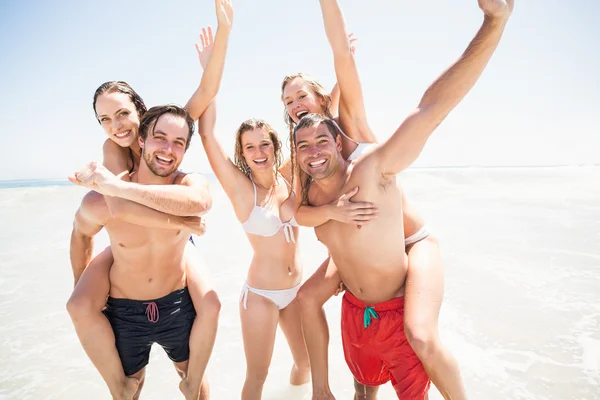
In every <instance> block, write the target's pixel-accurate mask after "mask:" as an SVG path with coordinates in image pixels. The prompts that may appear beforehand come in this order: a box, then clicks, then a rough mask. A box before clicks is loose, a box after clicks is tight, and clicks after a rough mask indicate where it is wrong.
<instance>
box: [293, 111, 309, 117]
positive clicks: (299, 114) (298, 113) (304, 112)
mask: <svg viewBox="0 0 600 400" xmlns="http://www.w3.org/2000/svg"><path fill="white" fill-rule="evenodd" d="M306 114H308V111H298V112H297V113H296V117H298V118H302V117H304V116H305V115H306Z"/></svg>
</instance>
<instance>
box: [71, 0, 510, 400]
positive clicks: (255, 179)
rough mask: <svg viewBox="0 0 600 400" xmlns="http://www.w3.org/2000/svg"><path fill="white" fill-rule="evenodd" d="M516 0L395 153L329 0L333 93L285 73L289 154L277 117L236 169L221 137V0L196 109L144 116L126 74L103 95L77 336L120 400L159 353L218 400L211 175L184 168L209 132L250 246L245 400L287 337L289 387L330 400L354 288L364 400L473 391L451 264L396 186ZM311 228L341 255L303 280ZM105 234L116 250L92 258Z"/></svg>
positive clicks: (243, 314)
mask: <svg viewBox="0 0 600 400" xmlns="http://www.w3.org/2000/svg"><path fill="white" fill-rule="evenodd" d="M513 2H514V0H478V3H479V7H480V8H481V10H482V11H483V13H484V19H483V24H482V26H481V28H480V29H479V31H478V32H477V34H476V36H475V38H474V39H473V40H472V41H471V43H470V44H469V46H468V47H467V49H466V50H465V52H464V53H463V54H462V55H461V56H460V57H459V59H458V60H457V61H456V62H455V63H453V64H452V65H451V66H450V67H449V68H448V69H447V70H446V71H445V72H444V73H443V74H442V75H441V76H440V77H438V78H437V79H436V80H435V81H434V82H433V83H432V84H431V85H430V86H429V88H428V89H427V90H426V92H425V93H424V95H423V97H422V98H421V100H420V102H419V103H418V106H417V107H416V108H415V110H414V111H413V112H412V113H411V114H410V115H409V116H408V117H407V118H406V119H405V120H404V121H403V122H402V123H401V124H400V126H399V128H398V129H397V130H396V131H395V132H394V133H393V134H392V135H391V136H390V137H389V139H387V140H386V141H385V142H384V143H378V141H377V138H376V136H375V135H374V133H373V132H372V131H371V129H370V127H369V124H368V121H367V117H366V114H365V108H364V104H363V94H362V88H361V84H360V80H359V76H358V71H357V68H356V64H355V60H354V48H353V39H352V38H351V37H350V39H349V37H348V35H347V32H346V28H345V24H344V20H343V16H342V13H341V10H340V7H339V4H338V1H337V0H320V5H321V10H322V15H323V20H324V24H325V31H326V34H327V39H328V41H329V44H330V46H331V49H332V51H333V56H334V64H335V73H336V77H337V84H336V86H335V87H334V89H333V91H332V92H331V93H329V92H327V91H326V90H325V89H324V87H323V86H322V85H321V84H320V83H319V82H318V81H316V80H315V79H313V78H311V77H309V76H308V75H305V74H301V73H300V74H293V75H289V76H286V77H285V78H284V80H283V83H282V86H281V100H282V102H283V105H284V107H285V119H286V123H287V125H288V126H289V142H290V144H291V151H290V154H289V155H286V154H284V153H285V151H284V149H283V148H282V144H281V142H282V141H281V139H280V138H279V135H278V133H277V132H276V131H275V130H274V129H273V128H272V127H271V126H270V125H269V124H268V123H267V122H265V121H263V120H260V119H251V120H247V121H244V122H243V123H242V124H241V125H240V127H239V128H238V130H237V132H236V134H235V155H234V157H233V160H232V159H231V158H230V157H229V155H228V154H227V152H226V151H225V150H224V148H223V146H222V144H221V142H220V140H219V138H218V137H217V135H216V132H215V121H216V105H215V101H214V99H215V97H216V95H217V92H218V90H219V86H220V82H221V77H222V74H223V68H224V64H225V59H226V53H227V44H228V40H229V34H230V31H231V28H232V22H233V8H232V5H231V2H230V0H216V1H215V6H216V13H217V20H218V29H217V31H216V33H215V34H214V35H213V32H212V31H211V29H210V28H209V29H203V31H202V34H201V43H200V44H199V45H197V50H198V54H199V59H200V63H201V65H202V67H203V70H204V73H203V75H202V79H201V82H200V85H199V86H198V89H197V90H196V91H195V92H194V94H193V95H192V97H191V98H190V100H189V101H188V102H187V104H186V106H185V107H184V108H182V107H179V106H175V105H164V106H156V107H152V108H150V109H146V105H145V104H144V102H143V100H142V98H141V97H140V96H139V95H138V94H137V93H136V92H135V91H134V90H133V89H132V88H131V87H130V86H129V85H128V84H127V83H125V82H122V81H111V82H106V83H104V84H102V85H101V86H100V87H99V88H98V89H97V90H96V92H95V93H94V101H93V108H94V112H95V114H96V118H97V120H98V122H99V123H100V125H101V126H102V128H103V129H104V131H105V132H106V134H107V135H108V139H107V140H106V142H105V144H104V147H103V162H102V163H97V162H91V163H89V164H88V165H86V166H85V167H84V168H82V169H80V170H78V171H77V172H75V173H74V174H73V175H72V176H71V177H70V178H69V179H70V180H71V181H72V182H73V183H75V184H78V185H82V186H84V187H86V188H89V189H91V191H90V192H88V193H87V194H86V195H85V196H84V198H83V200H82V202H81V206H80V208H79V209H78V210H77V212H76V215H75V221H74V225H73V232H72V236H71V250H70V256H71V264H72V268H73V275H74V283H75V288H74V291H73V293H72V295H71V298H70V299H69V301H68V303H67V310H68V312H69V314H70V316H71V318H72V321H73V324H74V326H75V329H76V332H77V335H78V337H79V339H80V341H81V344H82V346H83V348H84V349H85V351H86V353H87V355H88V356H89V358H90V360H91V361H92V363H93V364H94V366H95V367H96V369H97V370H98V371H99V373H100V374H101V376H102V378H103V379H104V381H105V382H106V384H107V386H108V388H109V390H110V393H111V395H112V396H113V398H114V399H137V398H138V397H139V395H140V391H141V389H142V386H143V384H144V374H145V368H146V365H147V364H148V360H149V354H150V348H151V345H152V344H153V343H158V344H159V345H160V346H161V347H163V349H164V350H165V351H166V353H167V355H168V356H169V358H170V359H171V360H172V361H173V363H174V365H175V368H176V370H177V372H178V373H179V375H180V377H181V383H180V385H179V388H180V390H181V392H182V393H183V395H184V396H185V398H186V399H188V400H189V399H208V398H209V397H210V393H209V386H208V382H207V380H206V379H205V377H204V372H205V370H206V367H207V364H208V361H209V358H210V355H211V353H212V349H213V345H214V342H215V338H216V334H217V327H218V319H219V313H220V306H221V305H220V302H219V298H218V296H217V294H216V293H215V291H214V290H213V288H212V287H211V284H210V281H209V277H208V271H207V267H206V266H205V265H204V264H203V263H202V262H201V261H200V260H199V258H198V257H197V253H196V249H195V247H194V243H193V240H192V235H197V236H201V235H203V234H204V232H205V223H204V219H203V215H204V214H206V213H207V212H209V210H210V209H211V206H212V198H211V195H210V192H209V187H208V183H207V181H206V179H205V178H204V177H202V176H201V175H199V174H186V173H184V172H182V171H180V170H179V169H178V167H179V166H180V164H181V162H182V160H183V157H184V155H185V152H186V150H187V149H188V147H189V145H190V141H191V139H192V136H193V135H194V128H195V122H196V121H198V133H199V136H200V138H201V140H202V144H203V146H204V150H205V152H206V156H207V157H208V160H209V162H210V165H211V167H212V169H213V171H214V173H215V175H216V177H217V178H218V180H219V182H220V183H221V186H222V187H223V190H224V191H225V193H226V194H227V196H228V197H229V200H230V201H231V203H232V206H233V210H234V212H235V215H236V217H237V219H238V220H239V221H240V223H241V224H242V227H243V229H244V231H245V232H246V234H247V237H248V240H249V241H250V244H251V246H252V249H253V258H252V261H251V263H250V268H249V270H248V275H247V280H246V281H245V282H244V283H243V287H242V291H241V295H240V301H239V311H240V318H241V326H242V335H243V342H244V350H245V357H246V380H245V382H244V386H243V390H242V393H241V398H242V399H260V398H261V394H262V388H263V384H264V382H265V380H266V377H267V374H268V369H269V366H270V362H271V357H272V353H273V345H274V341H275V334H276V330H277V325H279V326H280V327H281V330H282V331H283V333H284V335H285V337H286V339H287V342H288V344H289V347H290V351H291V353H292V356H293V360H294V364H293V366H292V369H291V371H290V383H291V384H293V385H302V384H305V383H307V382H309V381H310V380H311V378H312V386H313V394H312V396H313V399H333V398H334V396H333V394H332V392H331V390H330V388H329V383H328V382H329V380H328V367H327V366H328V351H327V347H328V342H329V332H328V327H327V321H326V319H325V314H324V311H323V308H322V306H323V304H324V303H325V302H326V301H327V300H328V299H329V298H330V297H332V296H333V295H335V294H337V293H339V292H344V294H343V299H342V317H341V318H342V324H341V329H342V344H343V350H344V356H345V359H346V362H347V364H348V367H349V368H350V371H351V372H352V374H353V376H354V378H355V392H356V394H355V398H356V399H374V398H376V396H377V388H378V386H379V385H382V384H384V383H386V382H388V381H390V380H391V382H392V384H393V386H394V389H395V390H396V393H397V395H398V398H400V399H425V398H427V392H428V390H429V386H430V382H433V383H434V385H435V386H436V387H437V388H438V390H439V391H440V393H441V394H442V395H443V396H444V398H446V399H465V398H466V397H467V396H466V393H465V389H464V386H463V383H462V380H461V376H460V372H459V368H458V365H457V363H456V360H455V359H454V357H453V356H452V355H451V353H450V352H449V351H448V349H446V348H445V347H444V346H443V345H442V344H441V342H440V339H439V336H438V328H437V323H438V314H439V310H440V306H441V303H442V298H443V280H444V278H443V266H442V262H441V257H440V251H439V247H438V244H437V241H436V239H435V238H434V237H433V236H432V235H430V234H429V233H428V231H427V229H426V227H425V225H424V222H423V219H422V218H421V216H420V215H418V214H417V213H416V212H415V210H414V209H413V207H411V203H410V202H409V201H408V200H407V199H406V197H405V195H404V194H403V192H402V189H401V187H400V186H399V185H398V184H397V183H396V175H397V174H398V173H399V172H401V171H402V170H404V169H406V168H407V167H409V166H410V165H411V163H413V162H414V161H415V159H416V158H417V157H418V155H419V153H420V152H421V150H422V149H423V147H424V145H425V143H426V142H427V139H428V138H429V136H430V135H431V134H432V133H433V131H434V130H435V128H436V127H437V126H438V125H439V124H440V123H441V122H442V121H443V120H444V119H445V117H446V116H447V115H448V114H449V112H450V111H451V110H452V109H453V108H454V107H455V106H456V105H457V104H458V103H459V102H460V101H461V99H462V98H463V97H464V96H465V95H466V94H467V93H468V92H469V90H470V89H471V88H472V87H473V85H474V84H475V82H476V81H477V79H478V78H479V76H480V75H481V73H482V72H483V70H484V68H485V66H486V65H487V63H488V61H489V60H490V58H491V56H492V54H493V53H494V51H495V49H496V46H497V45H498V43H499V41H500V38H501V36H502V33H503V31H504V27H505V25H506V22H507V20H508V18H509V16H510V14H511V12H512V9H513ZM300 225H302V226H309V227H314V229H315V233H316V235H317V238H318V239H319V241H320V242H322V243H323V244H324V245H325V246H326V247H327V250H328V253H329V257H328V258H327V259H326V260H324V261H323V263H322V264H321V266H320V267H319V268H318V269H317V270H316V272H315V273H314V274H313V275H312V276H311V277H310V278H309V279H307V280H306V281H305V282H304V283H302V266H301V262H300V254H299V247H298V245H297V243H298V241H297V238H298V227H299V226H300ZM102 228H105V229H106V231H107V233H108V236H109V239H110V247H108V248H107V249H105V250H104V251H103V252H101V253H99V254H98V255H96V256H95V257H94V258H93V259H92V254H93V244H94V241H93V238H94V236H95V235H96V234H97V233H98V232H99V231H100V230H101V229H102Z"/></svg>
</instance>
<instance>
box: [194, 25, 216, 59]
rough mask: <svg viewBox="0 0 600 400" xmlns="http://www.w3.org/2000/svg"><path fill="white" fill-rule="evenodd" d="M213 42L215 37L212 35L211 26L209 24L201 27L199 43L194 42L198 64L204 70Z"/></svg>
mask: <svg viewBox="0 0 600 400" xmlns="http://www.w3.org/2000/svg"><path fill="white" fill-rule="evenodd" d="M214 44H215V38H214V36H213V32H212V28H211V27H210V26H209V27H207V28H202V33H200V44H198V43H196V50H197V51H198V59H199V60H200V65H201V66H202V69H203V70H206V66H207V65H208V60H210V55H211V54H212V50H213V47H214Z"/></svg>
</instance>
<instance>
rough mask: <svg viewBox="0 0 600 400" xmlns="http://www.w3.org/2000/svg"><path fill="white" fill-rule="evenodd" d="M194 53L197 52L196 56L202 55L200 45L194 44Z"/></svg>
mask: <svg viewBox="0 0 600 400" xmlns="http://www.w3.org/2000/svg"><path fill="white" fill-rule="evenodd" d="M196 51H197V52H198V56H200V55H202V49H200V45H199V44H198V43H196Z"/></svg>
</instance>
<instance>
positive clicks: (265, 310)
mask: <svg viewBox="0 0 600 400" xmlns="http://www.w3.org/2000/svg"><path fill="white" fill-rule="evenodd" d="M247 296H248V303H247V306H248V308H247V309H244V304H243V301H241V302H240V318H241V321H242V335H243V337H244V351H245V353H246V381H245V382H244V388H243V390H242V400H260V398H261V396H262V390H263V385H264V383H265V380H266V379H267V374H268V372H269V365H270V364H271V357H272V356H273V346H274V345H275V334H276V332H277V322H278V319H279V309H278V308H277V306H276V305H275V303H273V302H272V301H271V300H269V299H267V298H265V297H262V296H259V295H257V294H254V293H252V292H248V294H247Z"/></svg>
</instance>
